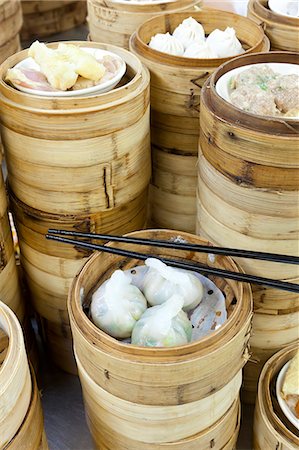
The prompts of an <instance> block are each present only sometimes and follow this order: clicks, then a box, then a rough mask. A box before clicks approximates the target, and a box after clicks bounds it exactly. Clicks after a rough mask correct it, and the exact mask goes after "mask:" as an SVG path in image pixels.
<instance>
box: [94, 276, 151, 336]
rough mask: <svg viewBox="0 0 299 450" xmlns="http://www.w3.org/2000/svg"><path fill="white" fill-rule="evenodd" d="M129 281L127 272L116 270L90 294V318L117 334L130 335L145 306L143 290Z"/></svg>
mask: <svg viewBox="0 0 299 450" xmlns="http://www.w3.org/2000/svg"><path fill="white" fill-rule="evenodd" d="M131 281H132V278H131V276H130V275H128V274H125V273H124V272H123V271H121V270H116V271H115V272H114V273H113V275H112V276H111V278H109V280H108V281H107V282H106V283H104V284H102V285H101V286H100V287H99V288H98V289H97V290H96V291H95V293H94V294H93V296H92V301H91V307H90V312H91V317H92V320H93V322H94V323H95V324H96V325H97V326H98V327H99V328H100V329H101V330H103V331H105V332H106V333H108V334H110V335H111V336H113V337H116V338H121V339H122V338H127V337H130V336H131V332H132V329H133V327H134V325H135V323H136V321H137V320H139V319H140V317H141V315H142V314H143V313H144V311H145V310H146V308H147V302H146V299H145V298H144V296H143V294H142V292H141V291H140V290H139V289H138V287H136V286H134V285H132V284H131Z"/></svg>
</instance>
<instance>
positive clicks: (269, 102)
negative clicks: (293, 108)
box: [230, 85, 279, 116]
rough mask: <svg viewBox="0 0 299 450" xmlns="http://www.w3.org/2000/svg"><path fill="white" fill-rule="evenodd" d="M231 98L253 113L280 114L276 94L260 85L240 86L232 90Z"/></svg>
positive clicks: (233, 102) (241, 107)
mask: <svg viewBox="0 0 299 450" xmlns="http://www.w3.org/2000/svg"><path fill="white" fill-rule="evenodd" d="M230 100H231V102H232V104H233V105H235V106H237V107H238V108H240V109H243V110H244V111H248V112H250V113H252V114H259V115H262V116H277V115H279V110H278V109H277V107H276V104H275V101H274V95H273V94H271V92H269V91H264V90H262V89H261V88H260V87H259V86H254V85H248V86H240V87H239V88H238V89H235V90H234V91H232V93H231V95H230Z"/></svg>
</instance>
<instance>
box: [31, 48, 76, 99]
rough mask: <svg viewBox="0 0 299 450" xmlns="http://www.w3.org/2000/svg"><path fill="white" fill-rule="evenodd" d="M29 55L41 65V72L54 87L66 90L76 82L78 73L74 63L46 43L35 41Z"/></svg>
mask: <svg viewBox="0 0 299 450" xmlns="http://www.w3.org/2000/svg"><path fill="white" fill-rule="evenodd" d="M28 55H29V56H31V57H32V58H33V59H34V60H35V62H36V63H37V64H38V65H39V66H40V70H41V72H42V73H43V74H44V75H45V76H46V78H47V80H48V81H49V83H50V85H51V86H52V87H53V88H55V89H60V90H62V91H66V90H67V89H70V88H71V87H72V86H74V84H75V83H76V81H77V78H78V74H77V73H76V72H75V70H74V67H73V65H72V64H70V63H69V62H68V61H66V60H65V58H64V57H63V56H61V55H59V54H57V53H56V52H55V51H54V50H53V49H51V48H48V47H47V46H46V45H45V44H41V43H40V42H38V41H35V42H33V44H32V45H31V46H30V48H29V51H28Z"/></svg>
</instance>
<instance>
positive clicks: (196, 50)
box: [184, 42, 218, 58]
mask: <svg viewBox="0 0 299 450" xmlns="http://www.w3.org/2000/svg"><path fill="white" fill-rule="evenodd" d="M184 56H185V57H187V58H218V55H217V53H215V52H214V50H212V49H211V48H210V46H209V45H208V44H207V43H206V42H203V43H200V44H199V43H198V42H194V43H193V44H191V45H189V47H187V48H186V50H185V53H184Z"/></svg>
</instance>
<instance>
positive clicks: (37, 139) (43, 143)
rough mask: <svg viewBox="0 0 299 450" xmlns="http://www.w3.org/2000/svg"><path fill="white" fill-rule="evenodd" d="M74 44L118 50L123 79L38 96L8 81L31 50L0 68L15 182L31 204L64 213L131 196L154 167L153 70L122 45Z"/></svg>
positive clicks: (108, 205)
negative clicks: (73, 92)
mask: <svg viewBox="0 0 299 450" xmlns="http://www.w3.org/2000/svg"><path fill="white" fill-rule="evenodd" d="M75 44H78V45H83V44H84V45H85V46H89V47H95V48H103V49H107V50H108V49H109V50H110V51H113V52H115V53H116V54H118V55H120V56H121V57H122V58H123V59H124V60H125V61H126V63H127V76H126V77H125V78H124V81H123V85H122V86H120V87H119V88H118V89H114V90H112V91H110V92H107V93H105V94H98V95H93V96H88V97H73V98H72V97H67V98H64V97H61V98H51V97H39V96H33V95H28V94H24V93H22V92H20V91H17V90H16V89H14V88H11V87H10V86H8V85H7V84H6V83H5V82H4V81H3V76H5V73H6V71H7V69H8V68H9V67H11V66H13V65H15V64H16V63H17V62H18V61H20V60H21V59H23V58H24V57H26V55H27V51H23V52H20V53H18V54H16V55H14V56H13V57H11V58H9V59H8V60H7V61H6V62H5V63H4V64H3V65H2V67H1V69H0V72H1V78H2V81H0V85H1V86H0V108H1V122H2V129H1V131H2V138H3V146H4V150H5V153H6V159H7V167H8V179H9V183H10V186H11V189H12V191H13V192H14V194H15V195H16V196H17V197H18V198H19V199H20V200H21V201H23V202H24V203H25V204H27V205H28V206H31V207H33V208H36V209H38V210H40V211H44V212H47V213H53V214H63V215H76V214H78V215H79V214H81V215H83V214H89V213H96V212H99V211H106V210H109V209H112V208H117V207H121V206H123V205H124V204H127V203H129V202H130V201H132V200H133V199H134V198H136V197H137V196H138V195H141V193H142V192H144V190H145V189H146V188H147V186H148V183H149V177H150V170H151V168H150V152H149V95H148V94H149V74H148V72H147V70H146V69H145V68H144V67H143V66H142V65H141V63H140V61H139V60H138V59H137V58H136V57H135V56H134V55H132V54H130V53H129V52H127V51H125V50H122V49H120V48H117V47H112V46H108V45H104V44H97V43H83V42H75ZM56 45H57V44H54V46H56ZM124 83H125V84H124ZM13 118H14V119H13ZM82 147H84V149H85V151H84V152H82ZM24 148H26V149H27V150H28V152H27V151H26V152H25V153H26V155H25V153H24ZM99 149H101V151H99ZM33 174H34V175H33ZM74 180H76V182H75V183H74Z"/></svg>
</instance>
